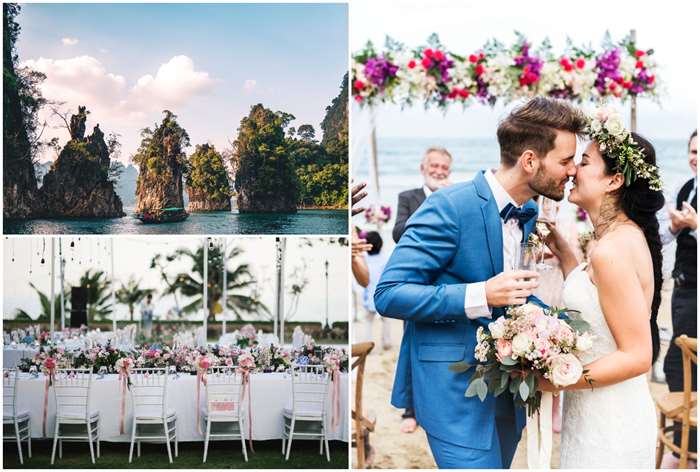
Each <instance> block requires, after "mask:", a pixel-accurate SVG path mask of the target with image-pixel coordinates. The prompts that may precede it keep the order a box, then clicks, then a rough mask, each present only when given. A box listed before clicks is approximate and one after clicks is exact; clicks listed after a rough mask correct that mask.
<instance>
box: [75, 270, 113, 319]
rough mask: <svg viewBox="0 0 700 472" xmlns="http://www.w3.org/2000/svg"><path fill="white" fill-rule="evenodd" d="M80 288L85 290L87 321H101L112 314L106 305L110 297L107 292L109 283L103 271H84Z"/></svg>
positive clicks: (110, 307)
mask: <svg viewBox="0 0 700 472" xmlns="http://www.w3.org/2000/svg"><path fill="white" fill-rule="evenodd" d="M80 286H81V287H84V288H86V289H87V304H88V305H87V314H88V320H90V321H101V320H103V319H104V318H105V317H106V316H107V315H109V314H110V313H112V305H110V304H109V303H108V302H109V299H110V298H111V296H112V293H111V292H110V291H109V288H110V281H109V280H108V279H107V276H106V275H105V273H104V271H101V270H97V271H95V272H92V269H88V270H86V271H85V273H84V274H83V276H82V277H80Z"/></svg>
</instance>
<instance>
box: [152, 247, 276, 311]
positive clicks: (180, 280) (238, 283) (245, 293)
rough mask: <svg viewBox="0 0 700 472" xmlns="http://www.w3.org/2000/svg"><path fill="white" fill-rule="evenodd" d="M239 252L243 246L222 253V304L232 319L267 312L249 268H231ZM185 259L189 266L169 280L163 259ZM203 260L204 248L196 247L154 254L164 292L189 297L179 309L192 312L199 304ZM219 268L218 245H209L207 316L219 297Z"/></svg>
mask: <svg viewBox="0 0 700 472" xmlns="http://www.w3.org/2000/svg"><path fill="white" fill-rule="evenodd" d="M241 254H243V250H242V249H240V248H238V247H234V248H232V249H231V251H230V252H229V253H228V254H227V255H226V268H227V271H226V286H227V290H226V307H227V308H228V310H229V313H232V314H233V316H234V319H240V317H241V316H242V315H243V314H268V313H269V310H268V308H267V306H265V304H264V303H262V302H261V301H260V300H259V297H258V294H257V290H256V284H257V281H256V280H255V278H254V277H253V275H252V273H251V272H250V267H249V266H248V264H245V263H240V264H238V265H234V267H233V268H231V261H233V260H235V259H236V258H238V257H239V256H240V255H241ZM179 259H185V260H189V262H190V263H191V268H190V270H189V271H187V272H181V273H179V274H177V275H176V276H175V279H174V280H173V281H170V280H169V278H168V277H167V275H166V274H165V270H164V267H165V266H164V261H165V262H166V263H170V262H173V261H175V260H179ZM203 263H204V249H203V248H202V247H199V248H197V250H196V251H194V252H193V251H191V250H189V249H184V248H180V249H177V250H176V251H175V252H174V253H173V254H171V255H167V256H163V255H161V254H158V255H156V256H155V257H154V258H153V260H152V261H151V267H161V275H162V277H163V278H164V279H165V280H166V285H167V288H166V290H165V291H164V292H163V293H164V294H174V295H176V294H178V293H180V294H181V295H183V296H185V297H189V298H193V301H192V302H190V303H189V304H188V305H186V306H184V307H183V308H182V312H183V313H194V312H197V311H198V310H199V309H201V307H202V288H203V286H202V280H203V278H204V277H203V272H202V268H203V267H202V266H203ZM223 268H224V258H223V253H222V250H221V248H219V247H218V246H216V245H215V246H213V247H211V248H210V249H209V255H208V268H207V272H208V273H207V275H208V277H207V280H208V285H207V307H208V309H209V316H210V318H211V319H213V318H214V314H215V313H214V308H215V306H216V305H217V304H218V303H220V302H221V299H222V298H223V290H222V287H223Z"/></svg>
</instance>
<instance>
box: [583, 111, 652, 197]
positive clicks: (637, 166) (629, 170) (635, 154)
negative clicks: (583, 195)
mask: <svg viewBox="0 0 700 472" xmlns="http://www.w3.org/2000/svg"><path fill="white" fill-rule="evenodd" d="M586 133H587V134H588V135H589V136H590V138H591V139H592V140H594V141H595V142H596V143H598V145H599V146H600V150H601V152H605V153H606V154H607V155H609V156H613V157H614V158H615V159H616V160H617V167H616V169H615V170H616V171H617V172H620V173H621V174H622V175H623V177H624V178H625V185H626V186H628V187H629V186H630V185H631V184H632V182H634V181H635V180H637V179H638V178H642V179H646V180H647V181H648V182H649V188H650V189H652V190H661V177H660V176H659V168H658V167H657V166H655V165H653V164H649V163H648V162H646V161H645V160H644V150H643V149H642V147H641V146H640V145H639V144H638V143H637V142H636V141H635V140H634V138H633V137H632V133H630V131H629V130H628V129H626V128H625V125H624V123H623V122H622V118H620V115H618V114H617V113H616V112H615V111H613V110H609V109H605V108H601V109H599V110H598V111H597V112H596V113H595V114H594V115H593V116H591V117H589V122H588V126H587V128H586Z"/></svg>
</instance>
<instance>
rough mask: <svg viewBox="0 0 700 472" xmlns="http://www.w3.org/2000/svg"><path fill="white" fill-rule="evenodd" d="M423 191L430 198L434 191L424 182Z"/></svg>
mask: <svg viewBox="0 0 700 472" xmlns="http://www.w3.org/2000/svg"><path fill="white" fill-rule="evenodd" d="M423 193H424V194H425V198H428V197H429V196H430V195H431V194H432V193H433V191H432V190H430V187H428V186H427V185H425V184H424V185H423Z"/></svg>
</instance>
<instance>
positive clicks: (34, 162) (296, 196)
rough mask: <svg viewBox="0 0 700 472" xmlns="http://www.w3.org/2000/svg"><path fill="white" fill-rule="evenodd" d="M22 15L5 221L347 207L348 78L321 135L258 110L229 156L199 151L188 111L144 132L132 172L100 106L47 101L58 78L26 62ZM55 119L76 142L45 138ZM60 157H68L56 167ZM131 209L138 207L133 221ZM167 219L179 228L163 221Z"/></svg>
mask: <svg viewBox="0 0 700 472" xmlns="http://www.w3.org/2000/svg"><path fill="white" fill-rule="evenodd" d="M20 11H21V7H20V6H19V5H16V4H3V21H4V38H3V39H4V41H3V59H4V62H3V72H4V74H3V85H4V96H3V104H4V112H3V119H4V126H3V138H4V143H3V177H4V188H3V199H4V210H3V218H4V220H6V221H10V222H12V221H28V220H33V219H52V220H53V219H78V218H80V219H94V220H103V219H114V218H122V217H124V216H126V215H125V213H131V212H132V211H133V216H135V217H137V218H139V219H142V221H146V220H147V219H148V218H151V219H152V220H155V222H159V221H175V220H177V219H180V220H182V219H184V218H187V216H188V215H189V214H192V213H200V212H201V213H204V212H231V211H237V212H238V213H240V214H243V213H246V214H250V213H267V214H275V213H279V214H285V213H287V214H288V213H296V212H297V211H298V210H343V209H346V208H347V200H348V76H347V74H345V76H344V77H343V79H342V82H341V85H340V90H339V92H338V94H337V96H335V97H334V98H333V99H332V100H330V103H329V105H328V106H327V107H326V113H325V117H324V118H323V120H322V122H321V123H320V128H319V131H320V132H319V133H318V134H317V130H316V129H315V128H314V126H313V125H311V124H302V125H299V126H297V127H295V126H292V123H294V121H295V120H296V118H295V116H294V115H293V114H292V113H289V112H288V111H281V110H273V109H270V108H267V107H266V106H265V105H264V104H263V103H256V104H253V105H251V107H250V112H249V114H248V115H247V116H245V117H243V118H242V119H241V120H240V122H239V125H238V127H237V128H235V129H232V134H233V135H234V136H235V139H234V140H233V141H232V142H230V147H227V146H224V147H223V148H218V149H217V147H215V146H214V145H213V144H211V143H208V142H207V143H197V144H195V143H191V142H190V137H189V135H188V133H187V130H186V129H185V127H184V126H183V125H182V124H181V123H179V122H178V116H177V115H176V111H171V110H167V109H166V110H163V115H162V120H161V121H160V122H159V123H155V124H154V125H153V126H151V127H146V128H144V129H142V130H139V131H136V130H134V133H140V139H141V141H140V145H139V147H138V149H137V151H136V152H135V153H134V154H133V155H131V156H129V160H130V163H131V164H133V166H132V165H129V167H128V170H129V172H125V170H126V169H127V167H125V165H124V163H122V162H120V161H119V160H118V156H119V150H120V141H119V139H120V137H119V135H116V134H114V133H109V134H107V135H105V131H103V129H102V128H101V126H100V124H99V123H97V122H92V121H91V119H92V118H93V116H92V115H91V114H90V107H91V105H90V103H83V104H81V105H80V106H78V109H77V111H76V110H75V109H72V110H70V109H66V107H65V104H63V103H53V102H51V101H49V100H46V99H45V98H44V97H43V96H42V92H41V90H42V89H41V84H42V82H43V81H44V80H45V79H46V75H44V74H43V73H41V72H37V71H33V70H31V69H29V68H28V67H24V66H20V65H19V64H20V62H19V57H18V54H17V50H16V43H17V40H18V37H19V34H20V26H19V24H18V23H17V21H16V17H17V15H19V13H20ZM47 110H49V111H51V112H52V113H51V116H52V118H54V119H55V120H56V121H58V122H59V123H63V124H61V126H60V128H65V132H66V133H67V136H68V140H67V141H66V142H65V144H62V145H61V144H59V140H58V138H56V137H54V138H52V139H47V138H43V137H42V136H43V134H44V130H45V128H46V126H47V124H46V122H45V121H44V122H43V123H41V122H40V119H39V112H40V111H44V112H46V111H47ZM56 117H58V118H60V120H59V119H57V118H56ZM95 118H103V119H104V117H95ZM64 125H65V126H64ZM54 128H55V127H54ZM88 129H92V132H91V133H88V132H87V131H86V130H88ZM50 150H53V151H55V154H56V158H55V159H54V160H53V161H52V162H47V161H46V160H45V159H46V155H47V151H50ZM40 158H41V159H42V161H40V160H39V159H40ZM135 174H136V178H135V182H133V183H131V182H130V181H129V180H128V179H131V180H133V179H134V176H135ZM125 191H128V192H129V193H128V194H125V193H124V192H125ZM132 192H133V195H132V194H131V193H132ZM134 197H135V198H134ZM123 201H128V202H130V205H133V206H129V207H128V208H127V209H126V212H125V205H124V204H123V203H122V202H123ZM164 212H170V214H171V218H174V219H167V218H162V215H163V214H164ZM172 215H175V216H172ZM129 216H132V215H129ZM137 223H138V222H137Z"/></svg>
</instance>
